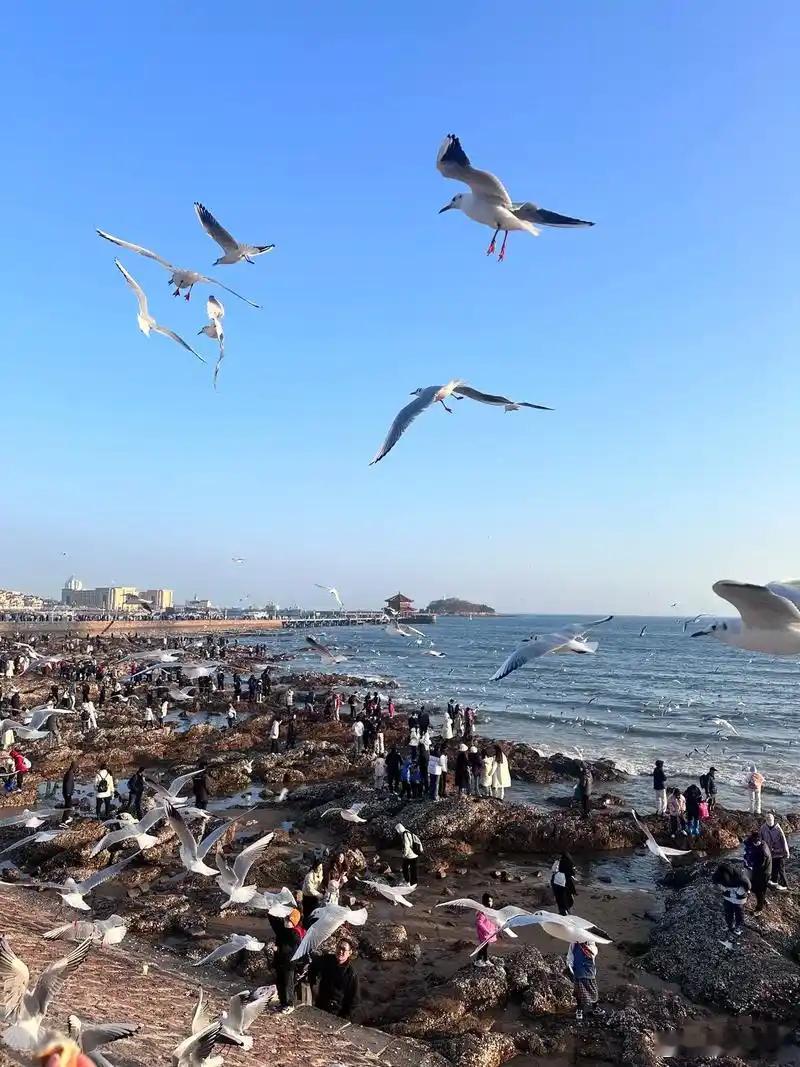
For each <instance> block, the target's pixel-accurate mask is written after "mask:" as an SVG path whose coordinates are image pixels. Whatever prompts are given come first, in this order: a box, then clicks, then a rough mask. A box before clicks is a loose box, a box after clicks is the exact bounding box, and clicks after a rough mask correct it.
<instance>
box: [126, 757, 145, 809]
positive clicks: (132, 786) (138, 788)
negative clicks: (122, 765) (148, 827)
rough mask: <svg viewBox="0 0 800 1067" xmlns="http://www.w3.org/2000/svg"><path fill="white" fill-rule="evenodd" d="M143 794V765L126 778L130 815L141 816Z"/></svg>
mask: <svg viewBox="0 0 800 1067" xmlns="http://www.w3.org/2000/svg"><path fill="white" fill-rule="evenodd" d="M143 795H144V767H139V768H137V770H136V771H135V773H134V774H132V775H131V777H130V778H129V779H128V807H129V808H130V810H131V815H135V816H136V818H137V819H141V817H142V796H143Z"/></svg>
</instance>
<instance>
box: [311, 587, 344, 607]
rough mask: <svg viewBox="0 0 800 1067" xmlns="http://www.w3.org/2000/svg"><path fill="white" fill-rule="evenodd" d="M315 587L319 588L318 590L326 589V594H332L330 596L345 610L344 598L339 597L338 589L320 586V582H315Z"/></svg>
mask: <svg viewBox="0 0 800 1067" xmlns="http://www.w3.org/2000/svg"><path fill="white" fill-rule="evenodd" d="M314 585H315V586H316V587H317V589H324V590H325V592H326V593H330V595H331V596H332V597H333V599H334V600H335V601H336V603H337V604H338V605H339V607H340V608H341V609H342V610H344V604H343V603H342V598H341V597H340V596H339V590H338V589H334V588H333V586H330V585H320V584H319V582H314Z"/></svg>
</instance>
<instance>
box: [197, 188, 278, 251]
mask: <svg viewBox="0 0 800 1067" xmlns="http://www.w3.org/2000/svg"><path fill="white" fill-rule="evenodd" d="M194 209H195V211H196V212H197V217H198V219H199V220H200V225H201V226H202V227H203V229H204V230H205V231H206V233H207V234H208V236H209V237H210V238H211V240H212V241H216V242H217V244H218V245H219V246H220V248H221V249H222V251H223V252H224V253H225V255H224V256H220V258H219V259H215V260H214V266H215V267H217V266H219V265H220V264H223V263H238V262H239V260H240V259H246V260H247V262H248V263H252V262H253V257H254V256H261V255H263V254H264V252H271V251H272V249H273V248H274V247H275V245H243V244H239V242H238V241H237V240H236V238H235V237H231V235H230V234H229V233H228V231H227V230H226V229H225V228H224V227H223V226H220V224H219V223H218V222H217V220H216V219H215V218H214V216H213V215H212V214H211V212H210V211H209V210H208V208H207V207H204V206H203V205H202V204H198V203H197V202H196V201H195V205H194Z"/></svg>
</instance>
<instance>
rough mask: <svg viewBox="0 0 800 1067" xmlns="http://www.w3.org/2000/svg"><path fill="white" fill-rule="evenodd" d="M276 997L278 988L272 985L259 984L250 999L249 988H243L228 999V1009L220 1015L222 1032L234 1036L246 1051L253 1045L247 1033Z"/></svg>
mask: <svg viewBox="0 0 800 1067" xmlns="http://www.w3.org/2000/svg"><path fill="white" fill-rule="evenodd" d="M277 999H278V990H277V988H276V987H275V986H274V985H268V986H261V988H260V989H257V990H256V991H255V993H254V994H253V997H252V999H250V990H249V989H243V990H242V991H241V992H240V993H234V995H233V996H232V997H231V998H230V1000H229V1001H228V1010H227V1011H226V1012H225V1013H224V1014H223V1016H222V1032H223V1033H224V1034H225V1035H226V1036H230V1037H233V1038H235V1039H236V1040H237V1041H238V1043H239V1044H240V1045H241V1047H242V1048H243V1049H244V1050H245V1052H248V1051H249V1050H250V1049H251V1048H252V1047H253V1039H252V1037H250V1035H249V1034H248V1033H247V1031H248V1030H249V1029H250V1027H251V1026H252V1025H253V1023H254V1022H255V1021H256V1019H257V1018H258V1017H259V1015H262V1014H263V1012H264V1011H265V1010H266V1007H267V1005H268V1004H271V1003H272V1002H273V1001H274V1000H277Z"/></svg>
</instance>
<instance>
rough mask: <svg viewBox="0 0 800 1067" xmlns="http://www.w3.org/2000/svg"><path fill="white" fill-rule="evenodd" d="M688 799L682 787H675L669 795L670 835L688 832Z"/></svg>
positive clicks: (674, 835)
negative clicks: (684, 795)
mask: <svg viewBox="0 0 800 1067" xmlns="http://www.w3.org/2000/svg"><path fill="white" fill-rule="evenodd" d="M685 816H686V800H685V798H684V797H683V795H682V794H681V791H680V789H673V790H671V791H670V794H669V796H668V797H667V817H668V819H669V836H670V837H677V835H678V834H685V833H686V818H685Z"/></svg>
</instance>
